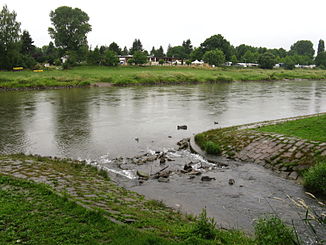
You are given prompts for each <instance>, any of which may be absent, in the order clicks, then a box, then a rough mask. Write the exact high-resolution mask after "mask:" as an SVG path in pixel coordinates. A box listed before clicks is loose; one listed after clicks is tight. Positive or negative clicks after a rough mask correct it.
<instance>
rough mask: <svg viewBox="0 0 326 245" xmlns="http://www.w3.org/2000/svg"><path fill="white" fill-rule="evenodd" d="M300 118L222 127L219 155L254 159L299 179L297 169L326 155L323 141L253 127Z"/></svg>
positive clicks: (243, 159) (283, 174) (284, 175)
mask: <svg viewBox="0 0 326 245" xmlns="http://www.w3.org/2000/svg"><path fill="white" fill-rule="evenodd" d="M312 116H313V115H312ZM300 118H303V117H297V118H290V119H282V120H275V121H270V122H263V123H254V124H248V125H243V126H238V127H230V128H222V129H220V130H218V131H217V132H216V136H215V140H216V139H217V141H218V143H219V146H220V147H221V149H222V153H221V154H222V156H225V157H228V158H231V159H234V160H241V161H246V162H254V163H257V164H259V165H262V166H264V167H266V168H269V169H272V170H274V171H275V172H276V173H278V174H279V175H280V176H281V177H284V178H288V179H292V180H298V181H299V182H301V180H302V178H301V176H300V173H301V172H302V171H303V170H305V169H308V168H309V167H311V166H312V165H313V164H315V160H316V158H318V157H320V156H322V157H325V156H326V143H325V142H319V141H310V140H304V139H300V138H297V137H288V136H284V135H280V134H275V133H265V132H260V131H257V130H255V128H259V127H261V126H264V125H271V124H276V123H279V122H283V121H287V120H295V119H300ZM193 143H194V141H193Z"/></svg>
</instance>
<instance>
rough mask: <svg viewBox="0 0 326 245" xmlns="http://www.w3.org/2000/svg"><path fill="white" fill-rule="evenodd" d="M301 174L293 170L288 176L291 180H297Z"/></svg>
mask: <svg viewBox="0 0 326 245" xmlns="http://www.w3.org/2000/svg"><path fill="white" fill-rule="evenodd" d="M298 176H299V174H298V173H297V172H295V171H293V172H291V173H290V174H289V176H288V178H289V179H291V180H296V179H297V178H298Z"/></svg>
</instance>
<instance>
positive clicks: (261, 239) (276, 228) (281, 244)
mask: <svg viewBox="0 0 326 245" xmlns="http://www.w3.org/2000/svg"><path fill="white" fill-rule="evenodd" d="M255 235H256V241H257V244H259V245H291V244H293V245H296V244H299V243H298V241H297V239H296V237H295V234H294V231H293V229H292V228H290V227H288V226H286V225H285V224H284V223H283V221H282V220H281V219H280V218H278V217H276V216H271V217H265V218H260V219H259V220H258V221H257V223H256V224H255Z"/></svg>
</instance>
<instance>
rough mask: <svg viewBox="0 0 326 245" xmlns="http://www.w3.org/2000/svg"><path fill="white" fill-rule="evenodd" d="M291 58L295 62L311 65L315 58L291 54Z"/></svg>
mask: <svg viewBox="0 0 326 245" xmlns="http://www.w3.org/2000/svg"><path fill="white" fill-rule="evenodd" d="M291 58H292V59H293V61H294V62H295V64H300V65H311V64H313V60H312V58H311V57H310V56H307V55H297V54H296V55H291Z"/></svg>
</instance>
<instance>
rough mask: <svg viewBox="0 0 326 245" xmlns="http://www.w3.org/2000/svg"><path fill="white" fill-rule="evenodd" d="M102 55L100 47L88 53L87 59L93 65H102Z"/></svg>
mask: <svg viewBox="0 0 326 245" xmlns="http://www.w3.org/2000/svg"><path fill="white" fill-rule="evenodd" d="M102 59H103V57H102V55H101V53H100V49H99V48H98V46H96V47H95V49H94V50H93V51H92V50H90V51H89V52H88V57H87V63H88V64H91V65H100V64H101V63H102Z"/></svg>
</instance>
